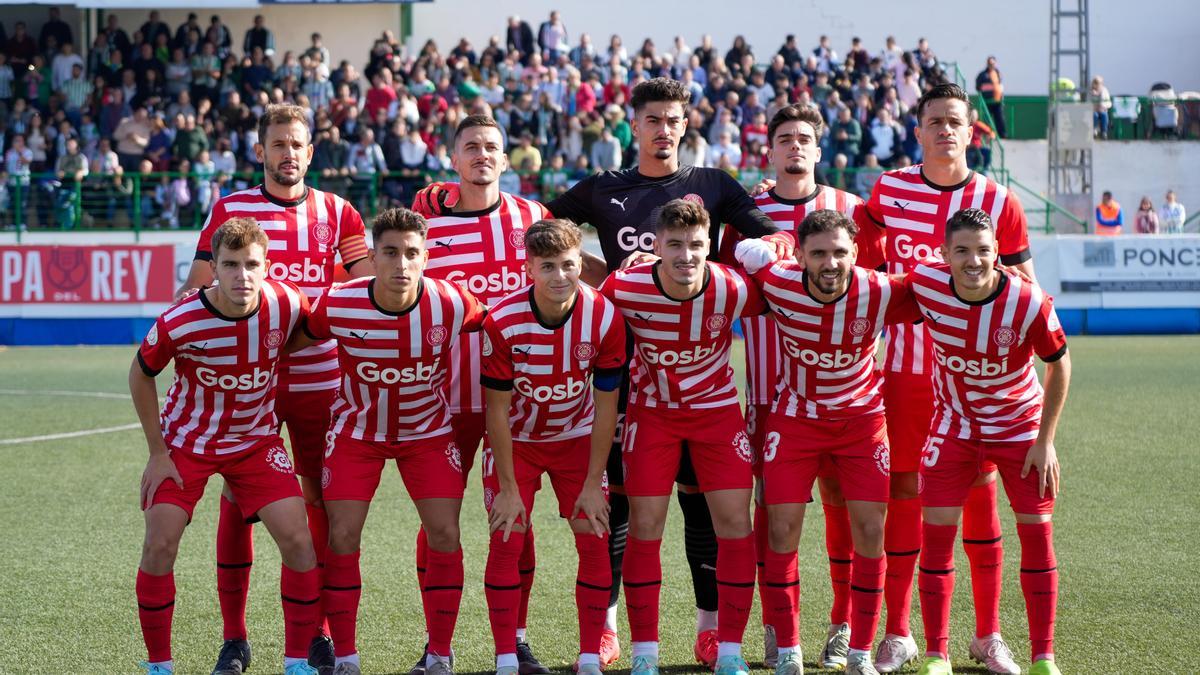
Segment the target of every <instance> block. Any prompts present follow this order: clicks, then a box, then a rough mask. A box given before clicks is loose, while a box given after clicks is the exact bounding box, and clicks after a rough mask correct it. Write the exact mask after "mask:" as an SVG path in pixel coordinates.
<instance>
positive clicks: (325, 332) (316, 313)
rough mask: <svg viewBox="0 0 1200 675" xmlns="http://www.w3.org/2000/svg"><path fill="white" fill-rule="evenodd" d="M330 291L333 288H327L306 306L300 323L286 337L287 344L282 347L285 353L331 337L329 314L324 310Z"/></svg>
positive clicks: (296, 350)
mask: <svg viewBox="0 0 1200 675" xmlns="http://www.w3.org/2000/svg"><path fill="white" fill-rule="evenodd" d="M332 291H333V288H329V289H327V290H326V291H325V292H324V293H322V294H321V297H319V298H317V300H316V301H315V302H313V303H312V305H311V307H307V306H306V310H305V312H304V316H303V317H302V318H301V320H300V325H299V326H298V327H297V328H296V330H294V331H292V335H291V337H289V338H288V341H287V345H286V346H285V347H284V352H285V353H287V354H291V353H292V352H298V351H300V350H301V349H304V348H305V347H308V346H309V345H313V344H316V343H317V342H321V341H322V340H328V339H330V338H332V337H333V333H332V332H331V331H330V330H329V314H328V312H327V311H326V305H328V303H329V294H330V293H331V292H332ZM306 303H307V300H306Z"/></svg>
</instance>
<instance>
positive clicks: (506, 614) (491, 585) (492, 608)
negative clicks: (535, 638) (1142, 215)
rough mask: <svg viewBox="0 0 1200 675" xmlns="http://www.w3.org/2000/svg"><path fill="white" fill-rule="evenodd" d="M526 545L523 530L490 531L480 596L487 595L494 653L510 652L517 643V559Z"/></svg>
mask: <svg viewBox="0 0 1200 675" xmlns="http://www.w3.org/2000/svg"><path fill="white" fill-rule="evenodd" d="M524 545H525V533H523V532H511V533H509V535H508V541H504V532H503V531H502V530H501V531H496V532H493V533H492V537H491V540H490V541H489V542H488V558H487V567H486V568H485V569H484V572H483V595H484V597H485V598H487V606H488V620H489V621H490V622H491V625H492V641H493V642H494V643H495V645H496V653H497V654H512V653H514V650H515V649H516V644H517V623H518V610H517V605H519V604H520V601H521V575H520V573H519V572H518V571H517V570H518V562H517V561H518V560H520V558H521V551H522V547H523V546H524Z"/></svg>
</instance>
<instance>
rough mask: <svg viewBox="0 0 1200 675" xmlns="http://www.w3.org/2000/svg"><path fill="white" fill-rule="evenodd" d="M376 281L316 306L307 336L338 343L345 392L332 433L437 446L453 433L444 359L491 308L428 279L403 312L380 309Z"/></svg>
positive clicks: (336, 290) (356, 283) (335, 291)
mask: <svg viewBox="0 0 1200 675" xmlns="http://www.w3.org/2000/svg"><path fill="white" fill-rule="evenodd" d="M374 289H375V278H374V277H364V278H361V279H355V280H353V281H349V282H347V283H344V284H338V285H336V286H334V287H333V288H331V289H329V290H328V291H327V292H326V293H325V295H323V296H321V298H320V299H319V300H317V302H316V304H314V305H313V309H312V314H311V315H310V316H309V318H308V322H307V323H306V324H305V327H304V332H305V333H307V334H308V336H309V337H311V338H313V339H314V340H327V339H330V338H332V339H334V340H336V341H337V354H338V362H339V364H340V365H341V370H342V378H341V381H342V386H341V388H340V389H339V390H338V397H337V401H336V402H335V403H334V405H333V423H332V424H331V425H330V427H329V429H330V433H332V434H335V435H342V436H348V437H350V438H355V439H358V440H363V441H373V442H388V441H410V440H416V439H421V438H430V437H433V436H437V435H439V434H443V433H446V432H448V431H450V411H449V408H448V407H447V405H446V395H445V370H444V364H443V363H442V361H443V359H442V357H443V356H445V355H446V354H448V353H449V351H450V348H451V346H452V345H453V344H454V343H455V342H457V341H458V337H459V335H460V334H462V333H464V332H467V331H478V330H479V329H480V328H482V326H483V317H484V316H485V315H486V314H487V308H486V307H484V306H483V305H482V304H481V303H480V302H479V301H478V300H476V299H475V298H474V297H473V296H472V295H471V294H470V293H467V292H466V291H464V290H462V289H461V288H459V287H458V286H456V285H454V284H452V283H450V282H448V281H443V280H440V279H429V278H427V277H426V278H422V279H421V291H420V296H419V297H418V298H417V301H416V303H414V304H413V306H412V307H410V308H409V309H407V310H406V311H404V312H399V313H397V312H390V311H388V310H385V309H382V308H381V307H380V306H379V305H378V304H377V303H376V301H375V290H374Z"/></svg>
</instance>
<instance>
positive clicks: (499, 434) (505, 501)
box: [483, 387, 529, 541]
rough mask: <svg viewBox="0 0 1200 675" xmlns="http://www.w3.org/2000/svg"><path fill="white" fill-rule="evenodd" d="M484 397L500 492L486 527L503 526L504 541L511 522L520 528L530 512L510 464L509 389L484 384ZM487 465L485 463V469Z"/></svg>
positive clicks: (524, 523)
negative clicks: (522, 498)
mask: <svg viewBox="0 0 1200 675" xmlns="http://www.w3.org/2000/svg"><path fill="white" fill-rule="evenodd" d="M483 393H484V398H485V399H486V402H487V412H486V413H485V416H486V422H487V434H488V444H489V445H490V446H491V449H492V466H491V467H490V468H491V470H492V471H495V472H496V478H497V479H498V480H499V483H500V494H498V495H496V498H495V500H493V501H492V510H491V511H490V512H489V513H488V531H489V532H495V531H497V530H504V541H508V535H509V534H510V533H512V529H513V526H514V525H518V524H519V525H520V526H521V527H522V528H524V527H526V526H527V523H528V522H529V520H528V519H529V514H527V513H526V512H525V504H524V502H522V501H521V491H520V488H519V487H518V486H517V475H516V470H515V469H514V468H513V457H512V453H513V450H512V427H511V425H510V423H509V415H508V410H509V407H510V406H511V405H512V390H511V389H510V390H508V391H501V390H498V389H492V388H490V387H484V389H483ZM487 469H488V467H486V466H485V467H484V470H485V471H486V470H487Z"/></svg>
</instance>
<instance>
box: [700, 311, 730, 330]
mask: <svg viewBox="0 0 1200 675" xmlns="http://www.w3.org/2000/svg"><path fill="white" fill-rule="evenodd" d="M728 324H729V319H728V318H727V317H726V316H725V315H724V314H713V315H712V316H710V317H708V318H707V319H705V320H704V327H705V328H707V329H708V330H710V331H712V332H714V333H716V332H718V331H720V330H721V329H723V328H725V326H727V325H728Z"/></svg>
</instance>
